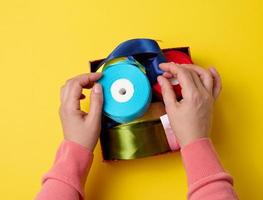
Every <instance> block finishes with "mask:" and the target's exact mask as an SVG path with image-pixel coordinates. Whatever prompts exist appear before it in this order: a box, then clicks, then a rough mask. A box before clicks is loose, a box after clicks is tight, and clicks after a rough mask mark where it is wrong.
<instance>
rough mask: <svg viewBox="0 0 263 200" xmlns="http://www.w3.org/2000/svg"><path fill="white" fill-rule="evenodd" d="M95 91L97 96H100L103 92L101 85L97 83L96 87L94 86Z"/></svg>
mask: <svg viewBox="0 0 263 200" xmlns="http://www.w3.org/2000/svg"><path fill="white" fill-rule="evenodd" d="M93 91H94V93H96V94H99V93H101V92H102V88H101V85H100V84H99V83H96V84H95V85H94V86H93Z"/></svg>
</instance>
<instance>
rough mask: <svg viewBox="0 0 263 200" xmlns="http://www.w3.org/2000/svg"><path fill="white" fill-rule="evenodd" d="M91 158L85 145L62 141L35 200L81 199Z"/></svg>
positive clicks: (90, 153)
mask: <svg viewBox="0 0 263 200" xmlns="http://www.w3.org/2000/svg"><path fill="white" fill-rule="evenodd" d="M92 159H93V154H92V152H91V151H89V150H88V149H86V148H85V147H83V146H81V145H79V144H77V143H74V142H71V141H67V140H65V141H63V142H62V144H61V146H60V148H59V149H58V151H57V155H56V159H55V163H54V165H53V167H52V168H51V170H50V171H49V172H48V173H47V174H46V175H45V176H44V177H43V181H42V184H43V186H42V189H41V191H40V193H39V194H38V196H37V197H36V200H83V199H84V191H83V190H84V184H85V181H86V177H87V175H88V172H89V169H90V166H91V164H92Z"/></svg>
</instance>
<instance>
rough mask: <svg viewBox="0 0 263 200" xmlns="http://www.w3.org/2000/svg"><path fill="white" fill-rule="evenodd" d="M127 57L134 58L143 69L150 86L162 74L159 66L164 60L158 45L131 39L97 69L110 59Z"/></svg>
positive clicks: (153, 41) (149, 41) (147, 40)
mask: <svg viewBox="0 0 263 200" xmlns="http://www.w3.org/2000/svg"><path fill="white" fill-rule="evenodd" d="M129 56H132V57H134V58H135V60H137V61H138V62H139V63H141V64H142V65H143V66H144V67H145V69H146V74H147V76H148V78H149V80H150V82H151V84H154V83H156V80H157V77H158V76H159V75H161V74H163V71H162V70H161V69H160V68H159V64H160V63H163V62H166V59H165V57H164V55H163V53H162V50H161V49H160V47H159V45H158V43H157V42H156V41H155V40H151V39H132V40H128V41H126V42H123V43H121V44H120V45H119V46H117V47H116V48H115V49H114V50H113V52H112V53H111V54H110V55H109V56H108V57H107V58H106V59H105V60H103V61H102V62H101V63H100V64H99V66H98V68H99V67H101V66H102V65H104V64H105V63H107V62H109V61H110V60H112V59H115V58H119V57H129ZM96 70H97V69H96Z"/></svg>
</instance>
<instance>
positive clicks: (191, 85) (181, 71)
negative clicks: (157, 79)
mask: <svg viewBox="0 0 263 200" xmlns="http://www.w3.org/2000/svg"><path fill="white" fill-rule="evenodd" d="M160 68H161V69H162V70H164V71H167V72H170V73H172V74H174V75H175V76H176V78H177V80H178V82H179V83H180V85H181V88H182V96H183V98H188V97H190V96H191V94H192V93H193V92H194V91H195V90H196V89H197V87H196V85H195V82H194V80H193V77H192V75H191V73H190V71H189V69H187V68H183V67H180V66H179V65H176V64H174V63H164V64H160Z"/></svg>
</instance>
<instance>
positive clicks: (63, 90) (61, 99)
mask: <svg viewBox="0 0 263 200" xmlns="http://www.w3.org/2000/svg"><path fill="white" fill-rule="evenodd" d="M64 94H65V85H63V86H62V87H61V88H60V101H61V102H62V101H63V99H64Z"/></svg>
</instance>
